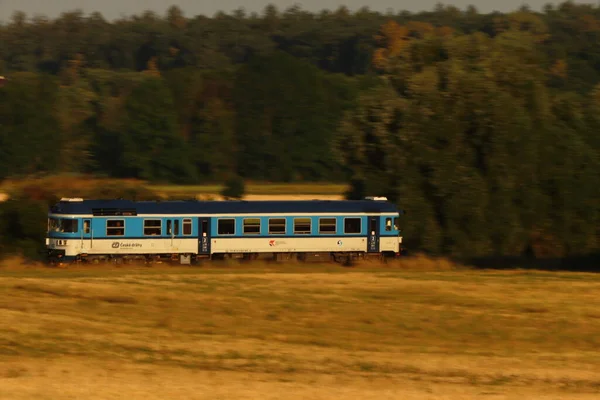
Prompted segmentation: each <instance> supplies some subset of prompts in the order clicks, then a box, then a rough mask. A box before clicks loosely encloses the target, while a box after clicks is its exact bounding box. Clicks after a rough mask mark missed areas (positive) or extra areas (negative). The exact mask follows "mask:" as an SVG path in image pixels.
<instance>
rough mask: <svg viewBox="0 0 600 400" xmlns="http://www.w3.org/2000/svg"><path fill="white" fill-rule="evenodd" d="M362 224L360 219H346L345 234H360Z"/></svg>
mask: <svg viewBox="0 0 600 400" xmlns="http://www.w3.org/2000/svg"><path fill="white" fill-rule="evenodd" d="M360 231H361V223H360V218H346V219H344V233H348V234H351V233H360Z"/></svg>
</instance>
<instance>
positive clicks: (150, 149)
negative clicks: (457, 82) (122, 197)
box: [118, 78, 194, 182]
mask: <svg viewBox="0 0 600 400" xmlns="http://www.w3.org/2000/svg"><path fill="white" fill-rule="evenodd" d="M124 118H125V119H124V122H123V125H122V127H123V132H122V134H121V135H120V136H119V137H118V141H119V144H120V146H119V149H120V154H119V164H120V166H121V171H122V174H123V175H124V176H127V177H135V178H141V179H146V180H158V181H174V182H185V181H186V180H190V179H193V178H194V173H193V171H192V170H191V167H190V163H189V160H188V150H187V148H186V146H185V142H184V141H183V139H182V138H181V136H179V135H178V133H177V125H176V115H175V110H174V105H173V100H172V97H171V94H170V92H169V90H168V87H167V86H166V85H165V84H164V82H163V81H162V80H160V79H155V78H148V79H146V80H145V81H143V82H141V83H140V84H139V85H138V86H137V87H135V88H134V89H133V91H132V92H131V94H130V95H129V97H128V98H127V101H126V102H125V117H124Z"/></svg>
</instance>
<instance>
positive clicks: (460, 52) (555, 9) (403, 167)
mask: <svg viewBox="0 0 600 400" xmlns="http://www.w3.org/2000/svg"><path fill="white" fill-rule="evenodd" d="M599 43H600V7H598V6H595V5H580V4H575V3H573V2H565V3H562V4H560V5H557V6H551V5H548V6H546V7H545V8H544V10H543V12H534V11H531V10H529V9H528V8H526V7H523V8H521V9H519V10H515V11H514V12H510V13H506V14H504V13H491V14H482V13H479V12H478V11H477V9H476V8H475V7H472V6H471V7H468V8H467V9H466V10H459V9H457V8H456V7H453V6H445V5H438V6H436V7H435V9H434V10H432V11H430V12H421V13H415V14H413V13H408V12H399V13H385V14H383V13H378V12H373V11H370V10H369V9H367V8H364V9H361V10H359V11H357V12H353V13H352V12H349V11H348V9H347V8H345V7H341V8H339V9H337V10H335V11H323V12H320V13H310V12H306V11H303V10H302V9H300V8H298V7H293V8H290V9H287V10H278V9H277V8H276V7H275V6H272V5H271V6H268V7H266V8H265V10H264V12H262V13H261V14H260V15H259V14H254V13H253V14H247V13H245V12H244V11H243V10H237V11H235V12H233V13H231V14H225V13H219V14H217V15H215V16H213V17H205V16H195V17H188V16H185V15H184V14H183V13H182V12H181V10H180V9H178V8H177V7H171V8H170V9H169V10H168V12H167V14H166V15H165V16H159V15H156V14H154V13H151V12H145V13H143V14H141V15H137V16H132V17H128V18H126V19H121V20H116V21H114V22H108V21H106V20H105V19H104V18H103V17H102V15H100V14H97V13H95V14H91V15H83V14H82V13H81V12H70V13H66V14H63V15H62V16H61V17H59V18H58V19H55V20H49V19H46V18H42V17H34V18H28V17H27V16H26V15H24V14H22V13H16V14H15V15H14V16H13V17H12V19H11V20H10V22H9V23H7V24H5V25H2V26H0V75H4V76H5V77H6V78H7V79H6V81H5V83H4V85H3V87H2V88H0V180H2V179H6V178H15V177H22V176H31V175H39V174H55V173H67V172H76V173H88V174H94V175H101V176H110V177H130V178H140V179H144V180H150V181H159V182H171V183H182V184H183V183H203V182H222V181H223V180H225V179H230V178H231V177H235V176H240V177H242V178H244V179H251V180H260V181H285V182H297V181H327V182H333V181H335V182H344V181H347V182H351V183H352V190H351V192H350V193H348V196H349V197H356V196H363V195H365V194H376V195H387V196H388V197H390V198H391V199H392V200H394V201H396V202H397V203H398V204H399V205H400V206H401V207H402V208H403V209H406V210H407V215H406V217H405V221H404V236H405V237H407V238H408V239H409V243H410V247H412V248H413V249H419V250H423V251H427V252H430V253H433V254H448V255H456V256H465V255H468V256H487V255H506V256H511V255H516V256H518V255H522V254H525V253H528V254H534V255H536V256H548V257H562V256H568V255H573V254H590V253H594V252H597V251H598V250H599V249H600V172H599V171H600V169H599V163H600V158H599V157H600V135H599V133H598V132H599V129H600V85H599V83H600V46H599V45H598V44H599Z"/></svg>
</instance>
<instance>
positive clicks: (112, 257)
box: [48, 251, 404, 266]
mask: <svg viewBox="0 0 600 400" xmlns="http://www.w3.org/2000/svg"><path fill="white" fill-rule="evenodd" d="M403 254H404V252H400V253H394V252H381V253H366V252H298V253H216V254H210V255H208V254H207V255H202V254H178V253H173V254H80V255H78V256H71V257H69V256H65V255H64V254H61V252H57V251H51V252H49V254H48V262H49V264H51V265H57V264H61V265H68V264H107V263H109V264H117V265H120V264H154V263H165V264H179V265H202V264H204V263H207V262H211V261H226V260H239V261H247V262H251V261H262V262H276V263H285V262H301V263H336V264H341V265H346V266H350V265H352V264H353V263H355V262H357V261H363V260H372V261H380V262H385V261H387V260H389V259H394V258H398V257H400V256H401V255H403Z"/></svg>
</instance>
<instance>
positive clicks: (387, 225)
mask: <svg viewBox="0 0 600 400" xmlns="http://www.w3.org/2000/svg"><path fill="white" fill-rule="evenodd" d="M391 230H392V219H391V218H386V219H385V231H386V232H391Z"/></svg>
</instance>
